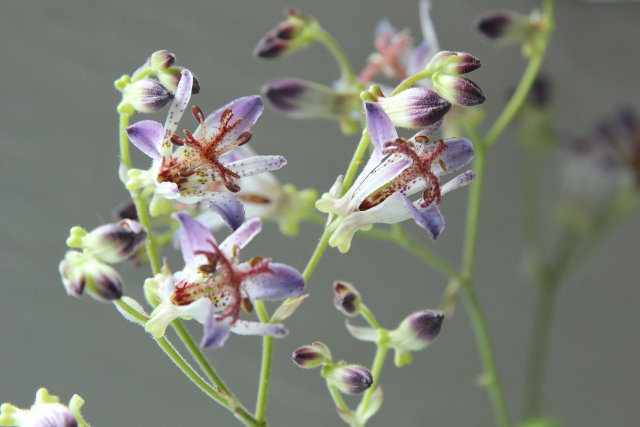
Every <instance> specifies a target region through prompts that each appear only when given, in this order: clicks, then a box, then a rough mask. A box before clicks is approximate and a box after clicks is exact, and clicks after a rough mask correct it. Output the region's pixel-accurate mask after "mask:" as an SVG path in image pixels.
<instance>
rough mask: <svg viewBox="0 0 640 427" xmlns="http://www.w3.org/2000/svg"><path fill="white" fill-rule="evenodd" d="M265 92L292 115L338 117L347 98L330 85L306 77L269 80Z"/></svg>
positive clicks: (287, 113) (298, 116)
mask: <svg viewBox="0 0 640 427" xmlns="http://www.w3.org/2000/svg"><path fill="white" fill-rule="evenodd" d="M262 93H263V94H264V96H265V97H266V98H267V99H268V100H269V102H270V103H271V106H272V107H273V108H275V109H276V110H278V111H279V112H281V113H283V114H285V115H287V116H289V117H293V118H298V119H304V118H338V117H340V116H341V115H342V114H344V103H345V101H346V98H345V96H344V95H340V94H339V93H337V92H336V91H335V90H333V89H332V88H330V87H327V86H323V85H320V84H318V83H314V82H309V81H306V80H300V79H292V78H284V79H276V80H272V81H270V82H269V83H267V84H266V85H265V86H264V87H263V88H262Z"/></svg>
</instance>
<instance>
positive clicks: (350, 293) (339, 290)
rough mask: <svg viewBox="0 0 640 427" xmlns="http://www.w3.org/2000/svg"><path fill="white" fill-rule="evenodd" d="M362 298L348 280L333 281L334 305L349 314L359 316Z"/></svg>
mask: <svg viewBox="0 0 640 427" xmlns="http://www.w3.org/2000/svg"><path fill="white" fill-rule="evenodd" d="M361 302H362V300H361V298H360V293H358V291H357V289H356V288H355V287H354V286H353V285H352V284H351V283H347V282H341V281H336V282H334V283H333V305H335V306H336V308H337V309H338V310H340V311H341V312H343V313H344V314H346V315H347V316H351V317H353V316H357V315H358V314H359V313H360V304H361Z"/></svg>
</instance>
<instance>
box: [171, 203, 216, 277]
mask: <svg viewBox="0 0 640 427" xmlns="http://www.w3.org/2000/svg"><path fill="white" fill-rule="evenodd" d="M172 217H173V219H175V220H176V221H178V222H179V223H180V247H181V249H182V258H183V259H184V263H185V265H186V266H187V268H192V267H195V265H193V264H194V263H195V258H196V255H195V252H197V251H211V243H210V242H213V243H214V244H215V243H216V239H215V238H214V237H213V235H212V234H211V232H210V231H209V230H208V229H207V228H206V227H205V226H204V225H202V224H200V223H199V222H198V221H196V220H195V219H193V218H191V217H190V216H189V214H187V213H186V212H176V213H174V214H173V215H172Z"/></svg>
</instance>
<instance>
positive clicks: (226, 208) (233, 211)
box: [202, 192, 245, 230]
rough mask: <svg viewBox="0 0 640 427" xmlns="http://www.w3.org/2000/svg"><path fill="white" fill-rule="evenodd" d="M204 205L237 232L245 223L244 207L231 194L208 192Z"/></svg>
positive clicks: (203, 201)
mask: <svg viewBox="0 0 640 427" xmlns="http://www.w3.org/2000/svg"><path fill="white" fill-rule="evenodd" d="M202 203H203V204H205V205H206V206H207V207H209V209H211V210H212V211H214V212H215V213H217V214H218V215H220V217H221V218H222V219H223V220H224V222H225V223H226V224H227V225H228V226H229V227H230V228H231V229H232V230H236V229H237V228H238V227H240V225H241V224H242V223H243V222H244V219H245V213H244V207H243V206H242V203H240V202H239V201H238V199H236V196H234V195H233V194H231V193H217V192H207V193H205V195H204V200H202Z"/></svg>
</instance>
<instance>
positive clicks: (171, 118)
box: [163, 69, 193, 141]
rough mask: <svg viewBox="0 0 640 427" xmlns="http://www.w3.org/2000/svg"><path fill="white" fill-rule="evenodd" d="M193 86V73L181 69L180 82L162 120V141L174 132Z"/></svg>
mask: <svg viewBox="0 0 640 427" xmlns="http://www.w3.org/2000/svg"><path fill="white" fill-rule="evenodd" d="M192 86H193V74H191V71H189V70H186V69H185V70H182V73H181V77H180V82H179V83H178V88H177V89H176V93H175V97H174V98H173V102H172V103H171V107H170V108H169V113H168V114H167V120H166V121H165V122H164V138H163V140H164V141H168V140H169V138H170V137H171V135H173V134H174V133H176V129H177V128H178V123H179V122H180V119H181V118H182V114H183V113H184V110H185V109H186V108H187V104H188V103H189V99H191V87H192Z"/></svg>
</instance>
